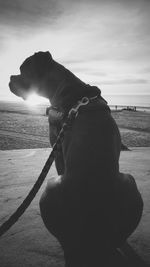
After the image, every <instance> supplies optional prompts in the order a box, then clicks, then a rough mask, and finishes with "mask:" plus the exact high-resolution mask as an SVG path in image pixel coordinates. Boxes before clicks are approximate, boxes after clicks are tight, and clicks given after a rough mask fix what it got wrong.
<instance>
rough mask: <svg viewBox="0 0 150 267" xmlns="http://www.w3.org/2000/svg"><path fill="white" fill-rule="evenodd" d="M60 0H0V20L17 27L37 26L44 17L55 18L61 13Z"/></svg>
mask: <svg viewBox="0 0 150 267" xmlns="http://www.w3.org/2000/svg"><path fill="white" fill-rule="evenodd" d="M57 3H59V5H58V4H57ZM61 12H62V10H61V9H60V1H54V0H50V1H48V0H41V1H36V0H26V1H22V0H13V1H11V0H5V1H3V0H0V21H1V23H3V24H5V25H9V26H16V27H17V28H20V27H22V26H23V27H25V26H28V27H29V26H34V27H39V25H40V24H42V23H44V22H45V18H48V19H49V20H51V22H52V21H53V20H56V19H57V17H58V16H60V15H61Z"/></svg>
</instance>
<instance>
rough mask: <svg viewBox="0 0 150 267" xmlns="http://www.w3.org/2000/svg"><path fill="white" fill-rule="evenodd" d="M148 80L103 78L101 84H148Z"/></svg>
mask: <svg viewBox="0 0 150 267" xmlns="http://www.w3.org/2000/svg"><path fill="white" fill-rule="evenodd" d="M149 82H150V81H149V80H146V79H122V80H107V81H106V80H105V81H101V84H148V83H149Z"/></svg>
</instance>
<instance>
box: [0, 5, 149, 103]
mask: <svg viewBox="0 0 150 267" xmlns="http://www.w3.org/2000/svg"><path fill="white" fill-rule="evenodd" d="M149 14H150V1H149V0H74V1H73V0H39V1H38V0H25V1H24V0H13V1H12V0H0V99H12V100H17V97H16V96H13V95H12V93H10V92H9V88H8V82H9V76H10V75H12V74H18V72H19V66H20V64H21V63H22V61H23V60H24V59H25V58H26V57H27V56H30V55H31V54H33V53H34V52H36V51H39V50H42V51H47V50H49V51H50V52H51V54H52V56H53V58H54V60H56V61H58V62H59V63H61V64H63V65H65V67H67V68H69V69H70V70H71V71H72V72H74V73H75V74H76V75H77V76H78V77H79V78H81V79H82V80H83V81H84V82H87V83H89V84H91V85H93V84H94V85H97V86H99V87H100V88H101V90H102V94H103V95H106V94H109V95H112V94H150V15H149Z"/></svg>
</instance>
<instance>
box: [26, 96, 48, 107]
mask: <svg viewBox="0 0 150 267" xmlns="http://www.w3.org/2000/svg"><path fill="white" fill-rule="evenodd" d="M45 101H46V99H45V98H44V97H41V96H38V95H37V94H35V93H33V94H31V95H30V96H29V97H28V98H27V100H26V104H27V105H29V106H36V105H39V104H42V103H44V102H45Z"/></svg>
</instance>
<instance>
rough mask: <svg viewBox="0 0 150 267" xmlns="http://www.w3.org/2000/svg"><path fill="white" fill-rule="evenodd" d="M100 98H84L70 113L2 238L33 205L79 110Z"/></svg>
mask: <svg viewBox="0 0 150 267" xmlns="http://www.w3.org/2000/svg"><path fill="white" fill-rule="evenodd" d="M98 97H99V96H96V97H93V98H88V97H83V98H82V99H81V100H80V101H78V102H77V104H76V105H75V106H74V107H73V108H72V109H71V110H70V111H69V113H68V116H67V118H66V120H65V122H64V123H63V126H62V128H61V130H60V132H59V134H58V136H57V140H56V142H55V144H54V146H53V149H52V152H51V153H50V155H49V157H48V159H47V161H46V163H45V165H44V167H43V169H42V171H41V173H40V175H39V177H38V179H37V181H36V182H35V184H34V185H33V187H32V189H31V190H30V192H29V194H28V195H27V197H26V198H25V199H24V201H23V202H22V203H21V205H20V206H19V207H18V208H17V210H16V211H15V212H14V213H13V214H12V215H11V216H10V217H9V218H8V220H7V221H5V222H4V223H3V224H2V225H1V226H0V237H1V236H2V235H3V234H5V233H6V232H7V231H8V230H9V229H10V228H11V227H12V226H13V225H14V224H15V223H16V222H17V221H18V219H19V218H20V217H21V215H22V214H23V213H24V212H25V210H26V209H27V208H28V207H29V205H30V204H31V202H32V200H33V199H34V197H35V196H36V194H37V192H38V191H39V189H40V187H41V185H42V183H43V182H44V180H45V177H46V176H47V173H48V171H49V169H50V167H51V165H52V163H53V161H54V159H55V155H56V153H57V150H58V147H59V145H60V144H61V142H62V141H63V139H64V134H65V131H66V130H67V128H68V127H70V126H71V125H72V122H73V121H74V120H75V118H76V117H77V116H78V113H79V109H80V107H81V106H85V105H88V104H89V103H90V102H91V101H93V100H95V99H97V98H98Z"/></svg>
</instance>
